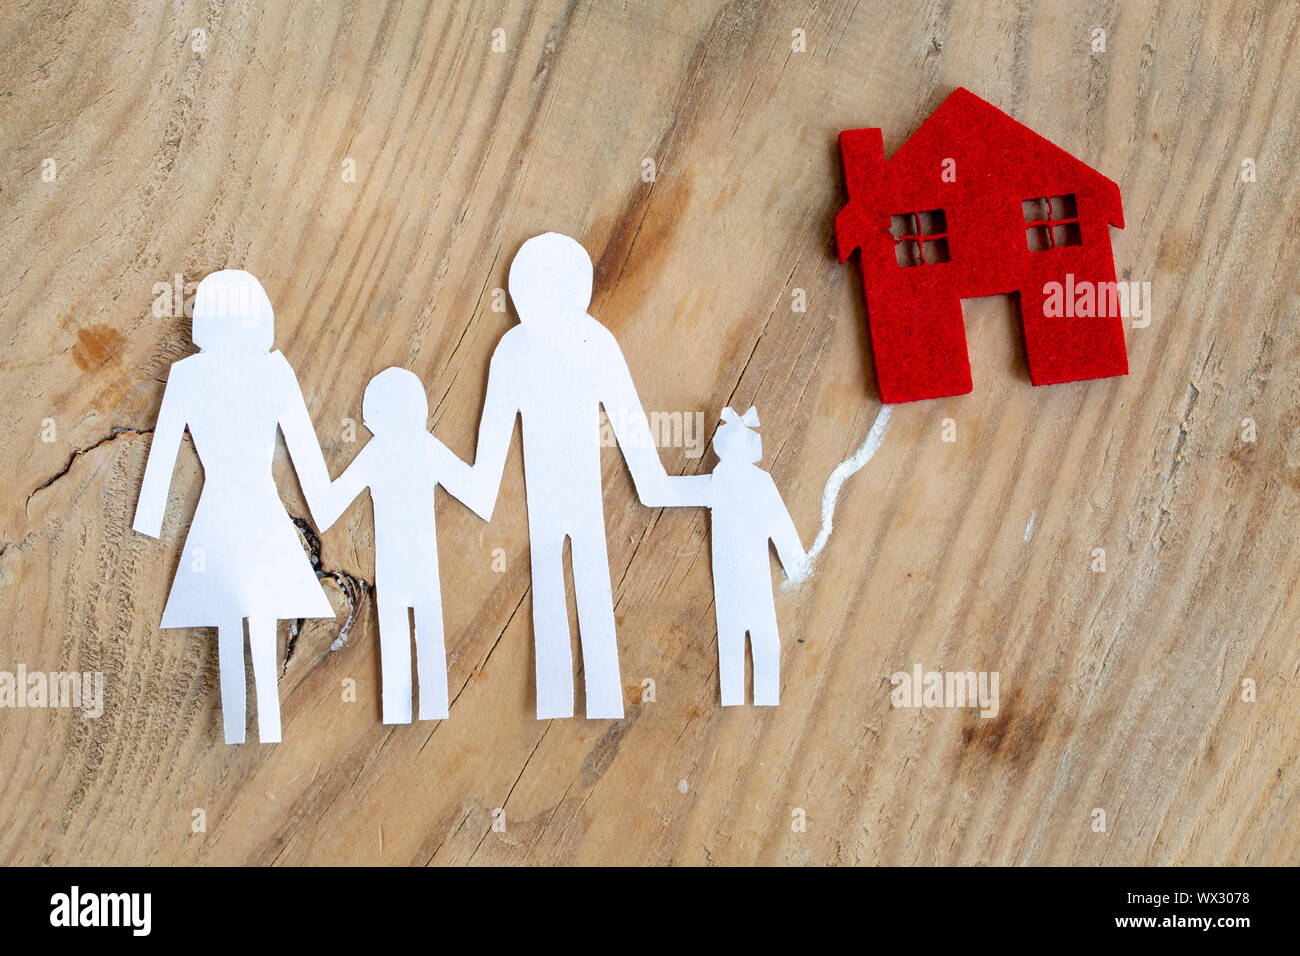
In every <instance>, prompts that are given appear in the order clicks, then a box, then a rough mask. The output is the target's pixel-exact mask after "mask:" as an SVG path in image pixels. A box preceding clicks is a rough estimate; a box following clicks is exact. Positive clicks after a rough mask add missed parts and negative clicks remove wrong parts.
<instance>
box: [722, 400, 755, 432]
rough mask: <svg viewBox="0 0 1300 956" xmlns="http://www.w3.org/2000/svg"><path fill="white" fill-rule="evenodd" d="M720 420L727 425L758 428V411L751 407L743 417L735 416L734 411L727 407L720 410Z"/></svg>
mask: <svg viewBox="0 0 1300 956" xmlns="http://www.w3.org/2000/svg"><path fill="white" fill-rule="evenodd" d="M722 420H723V421H724V422H726V423H727V424H728V425H745V426H746V427H748V428H757V427H758V409H757V408H755V407H754V406H753V405H750V406H749V411H747V412H745V414H744V415H737V414H736V410H735V409H734V408H732V407H731V406H727V407H726V408H724V409H723V410H722Z"/></svg>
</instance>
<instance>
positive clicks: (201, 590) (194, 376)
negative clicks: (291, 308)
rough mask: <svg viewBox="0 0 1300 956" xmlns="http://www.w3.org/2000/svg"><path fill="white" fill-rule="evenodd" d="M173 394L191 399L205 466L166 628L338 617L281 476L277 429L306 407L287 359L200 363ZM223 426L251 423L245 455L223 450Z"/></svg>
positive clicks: (177, 373) (199, 358)
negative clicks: (275, 470)
mask: <svg viewBox="0 0 1300 956" xmlns="http://www.w3.org/2000/svg"><path fill="white" fill-rule="evenodd" d="M176 379H179V381H174V380H176ZM173 391H175V392H176V394H177V397H182V396H187V397H191V402H190V407H188V408H184V409H182V410H181V413H182V414H183V415H184V418H185V422H186V424H187V425H188V426H189V430H190V435H191V436H192V437H193V439H194V448H195V450H196V451H197V452H198V454H199V458H200V460H201V461H202V462H203V491H202V494H201V495H200V496H199V503H198V508H197V509H196V511H195V513H194V521H193V522H192V523H191V525H190V531H189V535H188V537H187V538H186V539H185V550H184V551H182V552H181V559H180V565H179V567H178V568H177V570H176V579H175V580H174V581H173V582H172V589H171V593H170V594H169V595H168V597H167V607H166V608H165V609H164V611H163V616H162V623H161V625H160V626H161V627H216V626H219V625H220V626H224V625H228V624H230V623H232V622H233V621H236V620H238V619H239V618H248V617H253V618H272V619H286V618H299V617H333V616H334V611H333V609H332V608H331V606H330V603H329V599H328V598H326V596H325V592H324V591H323V590H321V586H320V584H319V583H318V582H317V580H316V575H315V574H314V572H313V571H312V568H311V564H310V563H309V562H308V560H307V555H306V553H305V552H304V551H303V548H302V544H301V542H300V540H299V537H298V532H297V530H296V529H295V528H294V526H293V522H292V521H290V519H289V515H288V513H287V512H286V511H285V508H284V504H283V503H282V502H281V501H280V496H279V493H278V492H277V490H276V486H275V481H274V479H273V477H272V474H271V458H272V454H273V453H274V451H275V440H276V428H277V425H278V423H279V421H280V420H281V418H282V417H284V416H285V415H286V413H287V412H288V411H289V410H291V409H293V408H294V406H295V405H296V404H301V403H302V394H301V392H300V391H299V390H298V382H297V379H296V377H295V376H294V374H293V370H292V369H291V368H290V367H289V363H288V362H287V361H286V360H285V358H284V356H283V355H281V354H280V353H279V352H278V351H277V352H270V353H263V354H251V355H250V354H248V353H242V354H240V355H239V357H238V359H237V360H236V361H230V357H229V356H224V357H223V356H219V355H216V354H212V353H200V354H198V355H193V356H190V357H189V358H187V359H183V360H181V361H180V362H177V363H176V364H175V365H173V366H172V368H171V371H170V373H169V381H168V392H169V393H171V392H173ZM194 396H202V400H201V402H195V401H193V397H194ZM196 406H197V407H196ZM217 416H222V417H224V418H226V419H227V420H229V419H231V418H233V420H235V421H238V422H240V423H241V428H240V430H239V432H240V434H241V439H240V443H239V445H238V446H230V447H224V448H223V447H221V445H222V442H223V440H225V439H224V438H223V436H224V434H228V431H224V432H223V430H222V429H221V428H219V427H217V426H215V425H214V424H213V423H214V422H216V420H217Z"/></svg>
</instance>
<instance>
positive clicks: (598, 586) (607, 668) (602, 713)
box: [571, 522, 623, 720]
mask: <svg viewBox="0 0 1300 956" xmlns="http://www.w3.org/2000/svg"><path fill="white" fill-rule="evenodd" d="M571 540H572V541H573V589H574V591H575V594H576V597H577V600H578V632H579V636H580V637H581V639H582V673H583V679H584V681H585V684H586V688H587V717H588V718H590V719H593V720H597V719H602V718H607V717H613V718H616V719H621V718H622V717H623V682H622V680H621V679H620V678H619V673H618V635H617V634H616V633H615V630H614V595H613V592H612V590H611V588H610V583H609V552H608V550H607V549H606V546H605V527H604V523H603V522H602V523H601V527H600V533H599V534H597V535H582V536H577V537H574V538H572V539H571Z"/></svg>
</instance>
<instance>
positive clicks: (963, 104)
mask: <svg viewBox="0 0 1300 956" xmlns="http://www.w3.org/2000/svg"><path fill="white" fill-rule="evenodd" d="M936 149H947V150H950V151H958V152H960V151H966V152H973V153H974V155H975V156H976V157H977V158H979V159H980V160H981V161H984V162H986V163H987V164H988V166H989V167H990V169H992V167H996V166H1001V167H1003V169H1002V170H1001V171H1002V172H1004V173H1005V172H1009V171H1010V170H1011V169H1015V168H1017V167H1021V168H1023V167H1026V166H1027V167H1029V169H1028V170H1027V171H1028V172H1030V173H1031V174H1037V173H1038V172H1040V171H1041V170H1042V169H1043V168H1061V167H1065V168H1068V169H1071V170H1073V171H1075V172H1077V173H1078V174H1080V175H1081V176H1083V177H1085V178H1087V179H1091V180H1092V181H1093V182H1094V183H1095V184H1096V185H1097V186H1098V187H1101V188H1103V189H1104V190H1105V191H1107V192H1110V191H1113V192H1114V195H1115V199H1116V202H1115V208H1114V209H1113V210H1110V213H1111V215H1112V216H1113V218H1111V219H1110V220H1109V222H1110V224H1111V225H1113V226H1117V227H1119V228H1121V229H1122V228H1124V214H1123V211H1122V209H1121V208H1120V205H1119V202H1118V200H1119V187H1118V186H1117V185H1116V184H1115V183H1114V182H1113V181H1112V180H1110V179H1108V178H1107V177H1105V176H1103V175H1102V174H1101V173H1099V172H1097V170H1095V169H1093V168H1092V167H1091V166H1089V165H1088V164H1087V163H1085V162H1083V161H1082V160H1080V159H1078V158H1076V157H1074V156H1072V155H1071V154H1070V153H1068V152H1066V151H1065V150H1064V149H1062V148H1061V147H1059V146H1057V145H1056V144H1055V143H1053V142H1052V141H1051V140H1049V139H1047V138H1045V137H1043V136H1040V135H1039V134H1038V133H1035V132H1034V131H1033V130H1032V129H1030V128H1029V127H1028V126H1026V125H1024V124H1023V123H1019V122H1017V121H1016V120H1014V119H1012V118H1011V117H1010V116H1008V115H1007V114H1006V113H1004V112H1002V110H1000V109H998V108H997V107H996V106H994V105H993V104H992V103H990V102H989V101H988V100H985V99H982V98H981V97H979V96H976V95H975V94H974V93H972V92H971V91H970V90H968V89H966V88H965V87H958V88H957V89H955V90H953V91H952V92H951V93H949V94H948V96H947V97H946V98H945V99H944V101H943V102H942V103H940V104H939V107H938V109H936V110H935V111H934V112H933V113H931V114H930V117H929V118H928V119H927V120H926V121H925V122H924V123H922V124H921V125H920V127H919V128H918V129H917V131H916V132H915V133H913V134H912V135H911V136H910V137H909V138H908V140H907V142H906V143H904V144H903V145H902V146H901V147H900V148H899V150H898V151H897V152H896V153H894V155H893V156H892V157H890V159H889V162H888V165H889V167H890V170H891V172H892V171H893V170H895V169H897V168H898V167H900V166H906V165H908V164H910V163H912V162H914V161H915V160H916V159H918V158H920V157H921V156H928V155H932V154H933V153H934V152H935V150H936Z"/></svg>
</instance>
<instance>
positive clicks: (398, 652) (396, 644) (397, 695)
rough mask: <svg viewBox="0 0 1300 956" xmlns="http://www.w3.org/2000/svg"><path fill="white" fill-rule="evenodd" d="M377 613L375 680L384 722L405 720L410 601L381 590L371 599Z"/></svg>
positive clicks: (411, 692)
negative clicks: (376, 680) (378, 682)
mask: <svg viewBox="0 0 1300 956" xmlns="http://www.w3.org/2000/svg"><path fill="white" fill-rule="evenodd" d="M375 604H376V606H377V607H376V610H377V611H378V617H379V681H380V687H379V690H380V694H381V695H382V698H383V713H384V723H386V724H409V723H410V722H411V698H412V696H413V695H414V693H415V688H414V686H413V685H412V684H411V617H410V612H409V610H408V609H409V607H410V605H409V604H407V603H406V602H405V601H403V600H399V599H397V598H391V597H388V596H387V595H385V594H383V593H382V592H381V593H379V594H378V595H377V596H376V599H375Z"/></svg>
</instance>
